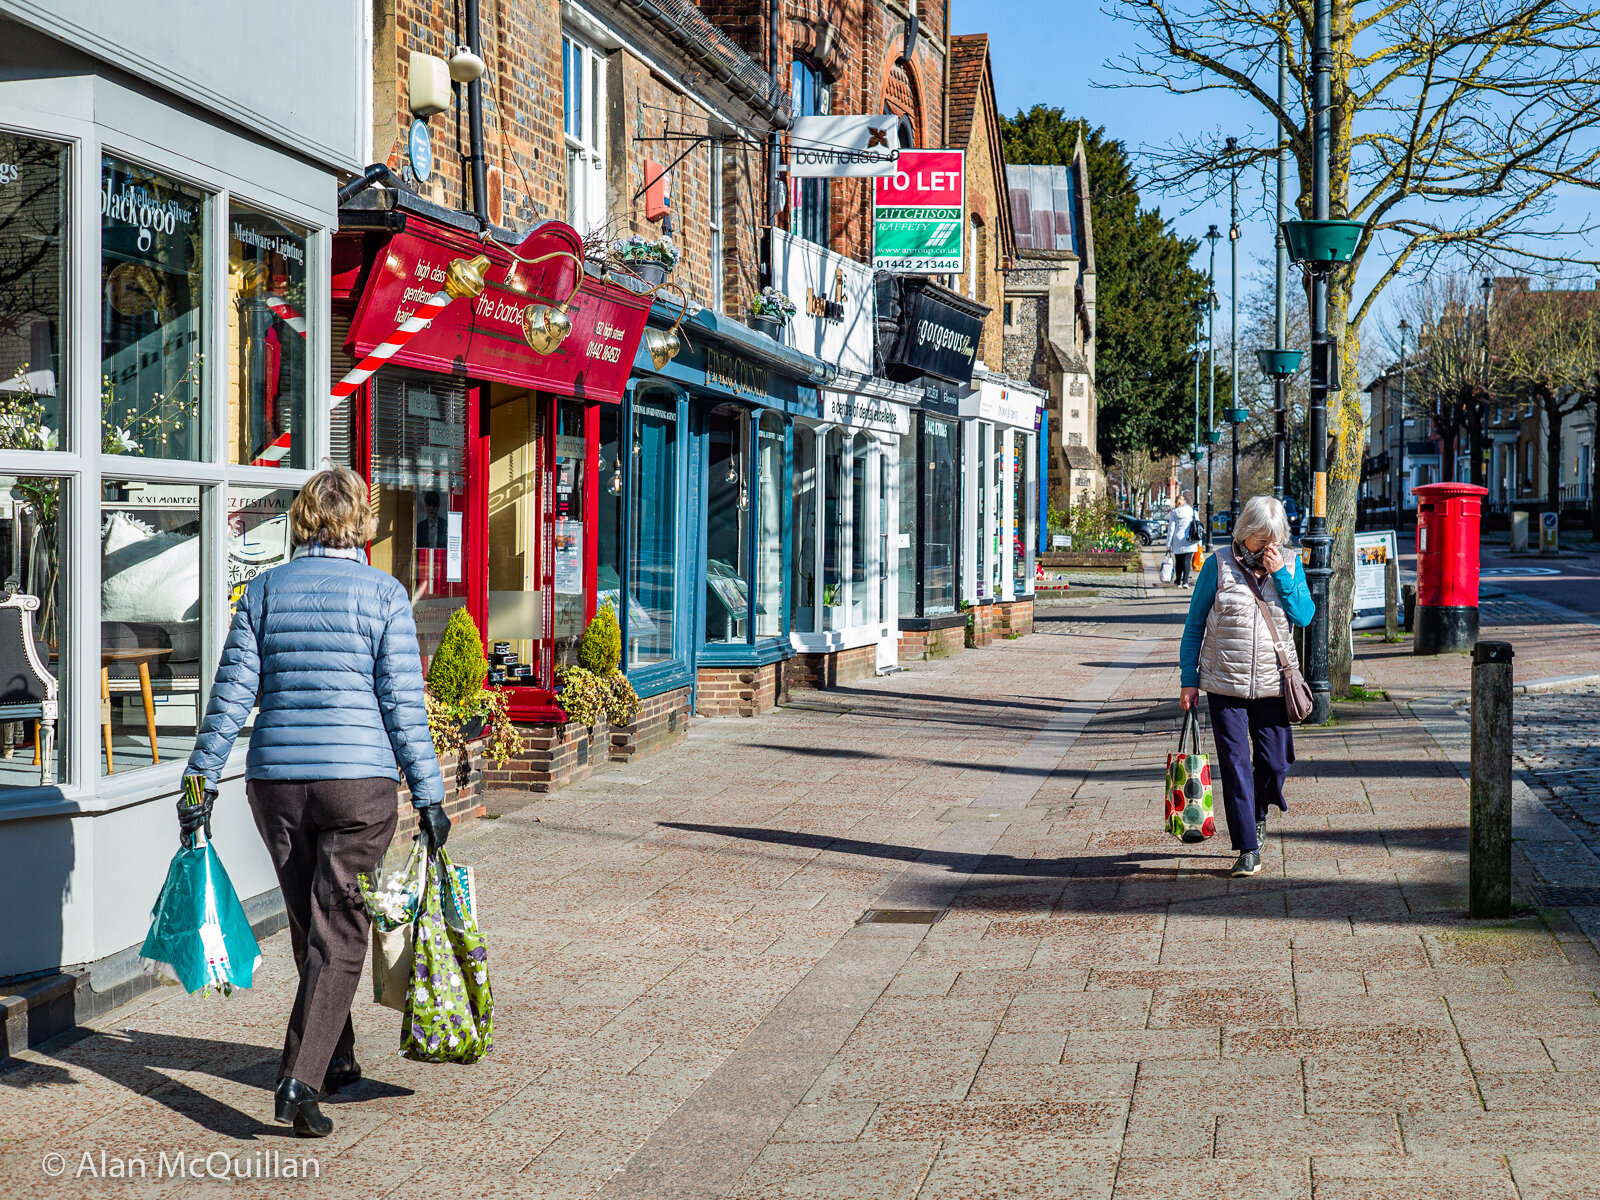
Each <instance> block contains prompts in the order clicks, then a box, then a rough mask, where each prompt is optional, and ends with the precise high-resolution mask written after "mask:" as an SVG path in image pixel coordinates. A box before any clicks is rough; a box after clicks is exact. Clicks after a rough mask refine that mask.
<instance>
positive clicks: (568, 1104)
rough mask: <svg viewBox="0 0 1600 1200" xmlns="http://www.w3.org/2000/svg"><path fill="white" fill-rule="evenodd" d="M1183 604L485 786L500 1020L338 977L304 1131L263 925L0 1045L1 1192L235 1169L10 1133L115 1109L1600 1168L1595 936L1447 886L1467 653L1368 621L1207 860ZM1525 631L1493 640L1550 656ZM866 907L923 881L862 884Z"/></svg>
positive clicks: (623, 1160) (884, 1162)
mask: <svg viewBox="0 0 1600 1200" xmlns="http://www.w3.org/2000/svg"><path fill="white" fill-rule="evenodd" d="M1181 618H1182V614H1181V609H1180V607H1179V603H1178V602H1176V601H1175V600H1174V598H1172V597H1170V596H1167V595H1156V596H1152V597H1150V598H1147V599H1144V600H1141V601H1135V602H1128V603H1123V604H1106V605H1102V606H1099V607H1097V608H1095V609H1093V610H1079V611H1074V612H1072V613H1071V614H1070V616H1069V615H1068V614H1065V613H1062V614H1059V615H1058V614H1057V613H1054V612H1050V611H1045V610H1041V612H1040V613H1039V614H1038V632H1037V634H1035V635H1034V636H1031V637H1026V638H1022V639H1020V640H1018V641H1015V642H1007V641H1001V642H997V643H995V644H994V645H993V646H992V647H989V648H986V649H983V650H974V651H968V652H966V653H965V654H962V655H959V656H956V657H954V658H951V659H947V660H941V661H938V662H935V663H930V664H926V665H925V666H923V665H919V666H918V668H917V669H915V670H913V671H910V672H907V673H904V674H900V675H895V676H891V677H887V678H883V679H874V680H868V681H865V682H862V683H859V684H854V685H851V686H850V687H848V688H844V689H840V690H839V691H837V692H830V693H823V694H817V695H816V696H814V697H809V698H808V700H814V701H816V703H807V704H804V705H803V706H799V707H795V708H791V709H787V710H783V711H780V712H777V713H774V714H771V715H768V716H765V717H761V718H758V719H755V720H738V719H724V720H719V721H703V722H697V723H696V725H695V727H694V729H693V731H692V733H691V736H690V738H689V741H688V742H687V743H686V744H685V745H683V746H681V747H679V748H677V749H674V750H671V751H668V752H666V753H663V754H660V755H657V756H654V757H650V758H646V759H644V760H641V761H638V762H635V763H631V764H628V765H627V766H626V767H625V768H620V769H617V770H612V771H609V772H602V773H600V774H597V775H595V776H594V777H592V778H591V779H589V780H587V781H585V782H583V783H581V784H579V785H575V786H573V787H571V788H568V789H566V790H564V791H562V792H560V793H558V794H556V795H555V796H553V797H550V798H533V797H528V796H519V797H514V798H513V797H511V796H507V795H502V796H496V797H494V798H492V803H491V809H496V810H497V811H500V812H501V813H502V815H501V816H500V817H499V818H498V819H496V820H491V821H483V822H479V823H477V825H476V826H475V827H474V826H468V827H466V828H463V829H462V830H461V832H460V833H459V834H458V835H457V837H456V838H455V839H453V841H452V848H453V849H455V850H456V854H457V858H458V859H459V860H460V861H463V862H472V863H475V864H476V865H477V867H478V872H479V885H480V888H481V890H482V900H481V905H482V917H483V922H484V924H485V926H486V928H487V930H488V932H489V936H490V938H491V948H492V949H491V953H492V960H491V967H492V970H493V974H494V980H495V987H496V1000H497V1005H498V1007H497V1047H496V1049H495V1052H494V1054H493V1055H492V1056H491V1057H490V1059H489V1060H487V1061H485V1062H484V1063H482V1064H479V1065H478V1066H475V1067H471V1068H451V1067H437V1066H425V1065H420V1064H415V1063H409V1062H405V1061H402V1060H399V1059H397V1058H395V1057H393V1055H392V1050H391V1048H392V1047H393V1046H394V1045H395V1043H396V1027H397V1023H398V1017H397V1014H394V1013H392V1012H389V1011H387V1010H384V1009H379V1008H377V1007H375V1006H372V1005H369V1004H366V1003H365V1002H364V1001H361V1000H358V1003H357V1006H356V1010H355V1018H356V1022H357V1031H358V1038H359V1049H360V1053H361V1055H362V1058H363V1062H364V1064H365V1065H366V1067H367V1071H368V1079H367V1080H366V1081H364V1082H363V1083H362V1084H360V1085H358V1086H357V1087H356V1088H355V1089H354V1090H353V1091H352V1092H351V1094H350V1095H349V1096H348V1097H339V1098H338V1099H337V1100H336V1101H334V1102H332V1103H330V1104H329V1105H328V1106H327V1108H328V1111H329V1112H330V1114H331V1115H332V1116H333V1118H334V1120H335V1122H336V1129H335V1132H334V1135H333V1136H332V1137H331V1138H330V1139H328V1140H327V1141H326V1142H323V1143H311V1142H299V1141H295V1140H293V1139H288V1138H285V1137H283V1136H282V1131H281V1130H280V1129H278V1128H277V1127H275V1126H272V1125H270V1124H268V1123H266V1121H265V1118H266V1117H267V1116H268V1114H269V1105H270V1097H269V1095H268V1092H267V1090H266V1089H267V1088H269V1087H270V1085H271V1082H272V1075H273V1067H274V1063H275V1058H276V1046H277V1044H278V1041H279V1039H280V1037H281V1034H282V1023H283V1020H284V1017H285V1014H286V1012H287V1007H288V997H289V995H290V983H291V978H290V976H291V974H292V972H291V971H289V970H286V962H287V949H288V948H287V943H286V940H285V939H284V938H282V937H277V938H273V939H271V940H270V941H269V942H268V943H267V945H266V946H265V947H264V951H265V954H266V959H267V961H266V964H265V967H264V970H263V972H262V985H261V986H260V987H259V988H257V989H256V990H255V991H254V992H251V993H248V994H244V995H240V996H236V997H235V998H234V999H232V1000H230V1001H226V1002H224V1001H216V1000H212V1001H201V1000H191V999H188V998H184V997H177V996H173V995H172V994H171V993H170V992H165V993H158V994H157V997H156V998H155V999H153V1000H150V1001H148V1002H146V1003H145V1004H143V1005H142V1006H140V1007H139V1008H137V1009H136V1010H134V1011H129V1012H124V1013H122V1014H118V1015H116V1016H115V1017H114V1018H113V1019H112V1020H110V1021H108V1022H107V1023H106V1027H105V1028H104V1029H103V1030H102V1031H100V1032H98V1033H96V1034H94V1035H92V1036H89V1037H85V1038H83V1039H82V1040H80V1041H77V1042H75V1043H73V1044H71V1045H68V1046H63V1047H57V1048H54V1049H52V1050H50V1051H49V1052H46V1053H39V1054H35V1055H33V1056H32V1059H31V1061H29V1062H27V1063H25V1064H23V1065H21V1066H20V1067H19V1068H17V1069H15V1070H12V1071H10V1072H8V1073H6V1074H4V1075H0V1195H5V1196H8V1197H9V1196H13V1195H15V1196H33V1195H61V1194H70V1195H77V1194H84V1195H99V1194H107V1195H112V1194H114V1195H118V1196H129V1195H133V1196H144V1195H151V1196H155V1195H168V1194H176V1193H178V1192H179V1191H181V1190H183V1189H186V1188H194V1187H196V1186H203V1187H205V1188H206V1189H207V1190H216V1191H218V1192H221V1191H222V1190H223V1187H222V1186H221V1185H218V1186H216V1187H215V1188H214V1189H213V1188H212V1186H211V1185H196V1184H195V1183H193V1182H191V1181H187V1180H183V1181H176V1180H161V1181H158V1180H155V1179H153V1178H152V1179H145V1180H135V1181H132V1182H131V1183H130V1182H124V1181H121V1180H92V1179H78V1180H73V1181H69V1182H53V1181H48V1180H45V1179H44V1178H43V1176H42V1174H41V1172H40V1169H39V1163H40V1160H41V1158H42V1156H43V1155H44V1154H45V1153H47V1152H49V1151H51V1150H56V1151H60V1152H63V1153H67V1154H69V1155H70V1156H71V1159H72V1161H73V1163H74V1165H75V1164H76V1163H77V1162H78V1161H79V1159H78V1155H80V1154H81V1153H82V1152H83V1151H84V1150H90V1151H93V1152H98V1151H99V1150H100V1149H102V1148H104V1149H105V1150H106V1151H107V1153H108V1154H110V1155H117V1154H121V1155H130V1154H134V1153H137V1152H138V1148H140V1147H143V1148H144V1151H145V1153H147V1154H152V1155H153V1154H154V1153H155V1152H156V1151H157V1150H158V1149H166V1150H169V1151H172V1150H177V1149H179V1148H184V1149H187V1150H189V1151H191V1152H196V1151H211V1150H218V1149H226V1150H229V1151H231V1152H233V1153H235V1154H246V1155H248V1154H249V1153H251V1152H253V1151H255V1150H257V1149H261V1148H270V1149H276V1150H279V1151H281V1152H283V1153H285V1154H288V1153H294V1154H311V1155H314V1156H316V1157H317V1158H318V1159H319V1160H320V1162H321V1164H322V1172H323V1174H322V1179H321V1180H320V1181H318V1182H310V1183H306V1182H291V1181H283V1180H267V1181H261V1182H256V1181H236V1182H234V1183H231V1184H229V1185H227V1186H226V1190H227V1193H228V1194H229V1195H231V1196H235V1197H238V1196H252V1195H267V1194H269V1193H270V1194H272V1195H274V1196H281V1195H284V1194H286V1193H287V1194H298V1195H305V1196H313V1195H316V1196H321V1195H340V1196H347V1195H350V1194H352V1193H356V1194H362V1195H368V1196H374V1197H377V1196H393V1197H412V1196H417V1197H422V1196H427V1197H429V1198H430V1200H434V1198H436V1197H437V1196H439V1195H470V1196H485V1197H500V1196H507V1197H512V1196H515V1197H521V1196H527V1197H580V1196H605V1197H625V1196H651V1197H660V1198H662V1200H666V1198H668V1197H691V1196H693V1197H708V1198H709V1197H719V1198H720V1197H732V1198H737V1200H779V1198H795V1200H799V1198H802V1197H805V1198H823V1197H838V1198H839V1200H845V1198H849V1200H856V1198H867V1197H870V1198H877V1197H907V1198H911V1197H916V1198H917V1200H933V1198H943V1197H960V1198H963V1200H965V1198H968V1197H1008V1198H1009V1197H1018V1198H1026V1200H1034V1198H1038V1197H1057V1196H1060V1197H1079V1198H1085V1197H1115V1198H1117V1200H1133V1198H1140V1200H1143V1198H1150V1200H1168V1198H1182V1197H1190V1196H1194V1197H1201V1196H1204V1197H1213V1196H1239V1197H1245V1196H1248V1197H1251V1198H1252V1200H1254V1198H1256V1197H1268V1198H1276V1197H1307V1198H1309V1197H1315V1198H1317V1200H1325V1198H1339V1200H1343V1198H1347V1197H1348V1198H1355V1197H1371V1198H1382V1197H1395V1198H1399V1197H1406V1198H1408V1200H1409V1198H1411V1197H1426V1196H1441V1197H1442V1196H1449V1197H1451V1198H1452V1200H1476V1198H1478V1197H1520V1198H1521V1200H1535V1198H1539V1200H1555V1198H1557V1197H1579V1196H1593V1195H1595V1186H1596V1185H1595V1180H1594V1168H1593V1161H1594V1157H1593V1151H1592V1146H1593V1145H1594V1139H1595V1137H1596V1136H1597V1135H1600V1071H1597V1070H1596V1068H1597V1067H1600V1003H1597V1001H1596V990H1597V988H1600V955H1597V953H1596V951H1595V948H1594V946H1593V945H1592V944H1591V942H1590V941H1589V940H1588V939H1587V938H1586V937H1585V936H1584V934H1583V933H1582V932H1581V930H1580V929H1579V927H1578V926H1577V925H1576V924H1574V923H1573V922H1572V921H1571V920H1569V919H1567V918H1566V916H1565V915H1564V914H1563V913H1562V912H1560V911H1545V912H1543V913H1541V914H1539V915H1533V914H1530V915H1528V916H1524V917H1520V918H1518V919H1516V920H1513V921H1509V922H1503V923H1494V924H1487V925H1485V924H1472V923H1468V922H1467V921H1466V920H1464V918H1463V916H1462V909H1463V906H1464V890H1465V866H1464V852H1465V812H1466V787H1465V784H1464V782H1463V781H1462V779H1461V778H1460V776H1459V774H1458V773H1457V771H1456V769H1455V767H1454V766H1453V765H1452V763H1451V761H1450V759H1449V757H1448V756H1447V754H1446V752H1445V751H1444V750H1443V749H1441V748H1440V746H1439V744H1438V743H1436V742H1435V740H1434V739H1433V738H1432V737H1431V736H1430V735H1429V734H1428V732H1427V731H1426V730H1424V729H1423V727H1422V726H1421V725H1420V724H1419V722H1418V721H1417V720H1416V719H1415V718H1414V717H1413V715H1412V713H1411V711H1410V710H1409V709H1408V707H1407V697H1408V696H1410V695H1415V696H1429V695H1436V694H1438V693H1440V692H1442V691H1447V690H1449V689H1448V687H1446V686H1442V685H1444V684H1448V683H1450V682H1451V681H1459V679H1460V678H1461V672H1462V669H1463V660H1460V659H1453V660H1452V661H1450V662H1448V663H1441V662H1437V661H1434V660H1417V659H1413V658H1411V657H1410V656H1409V648H1408V647H1389V646H1385V645H1383V643H1382V642H1381V641H1380V642H1378V643H1377V644H1376V645H1375V646H1373V645H1364V646H1363V651H1364V653H1363V663H1362V667H1361V668H1360V669H1361V670H1362V671H1364V672H1366V673H1367V675H1368V676H1369V677H1370V679H1371V680H1372V681H1373V683H1374V685H1376V686H1382V687H1385V688H1386V689H1388V690H1389V692H1390V699H1388V700H1385V701H1372V702H1368V703H1363V704H1340V705H1339V706H1338V709H1337V714H1338V718H1339V719H1338V722H1337V723H1336V724H1334V725H1332V726H1330V727H1328V728H1325V729H1317V730H1301V731H1299V733H1298V734H1297V746H1298V754H1299V763H1298V765H1297V766H1296V768H1295V770H1294V774H1293V777H1292V780H1291V785H1290V797H1291V808H1292V812H1291V814H1290V815H1289V817H1288V818H1287V819H1284V820H1279V819H1277V818H1276V817H1275V818H1274V820H1273V821H1272V823H1271V824H1270V826H1269V837H1268V841H1267V844H1266V849H1265V854H1264V858H1265V860H1266V869H1265V870H1264V871H1263V872H1262V873H1261V874H1260V875H1259V876H1257V877H1255V878H1253V879H1248V880H1230V879H1229V878H1228V877H1227V874H1226V868H1227V866H1228V865H1229V863H1230V862H1231V860H1232V855H1231V853H1230V852H1229V850H1228V848H1227V845H1226V836H1225V834H1219V836H1218V838H1217V839H1215V840H1214V841H1213V842H1211V843H1207V844H1204V845H1201V846H1197V847H1182V846H1179V845H1178V844H1176V843H1174V842H1172V841H1171V840H1170V839H1168V838H1167V837H1166V836H1165V835H1164V834H1163V833H1162V832H1161V829H1160V824H1161V820H1160V804H1161V801H1160V793H1161V784H1160V779H1161V772H1162V764H1163V761H1164V756H1165V753H1166V751H1167V749H1168V748H1169V746H1170V744H1171V743H1172V741H1173V740H1174V730H1175V728H1176V722H1177V714H1178V710H1177V706H1176V704H1175V702H1174V700H1173V697H1174V696H1175V694H1176V690H1177V663H1176V657H1177V640H1176V639H1177V637H1178V634H1179V633H1180V632H1181ZM1519 629H1520V630H1521V632H1519V634H1518V637H1519V638H1520V639H1522V640H1521V641H1519V650H1518V654H1519V658H1518V665H1519V677H1521V678H1528V677H1529V676H1528V674H1527V673H1526V671H1525V670H1524V669H1523V667H1524V664H1525V663H1527V662H1528V661H1530V660H1532V661H1536V662H1548V663H1557V662H1558V661H1564V660H1571V658H1572V653H1573V646H1572V644H1569V645H1568V646H1567V647H1566V648H1565V649H1563V648H1560V647H1554V648H1552V647H1549V646H1547V645H1545V644H1544V642H1543V641H1541V640H1540V639H1541V638H1542V637H1544V636H1547V635H1549V634H1550V633H1551V632H1553V631H1552V629H1551V627H1550V626H1548V625H1546V626H1543V627H1539V626H1533V625H1529V626H1526V627H1519ZM1595 632H1596V633H1597V634H1600V631H1595ZM1562 636H1566V635H1565V634H1563V635H1562ZM1572 636H1575V637H1576V636H1578V635H1576V634H1573V635H1572ZM1597 645H1600V643H1597ZM1586 646H1587V643H1583V644H1581V645H1579V646H1578V649H1579V650H1580V651H1584V652H1586V650H1585V647H1586ZM1397 649H1403V650H1406V651H1407V653H1406V655H1405V656H1404V657H1402V656H1399V655H1396V654H1393V653H1391V652H1393V651H1395V650H1397ZM1524 655H1525V656H1524ZM1572 669H1574V668H1572V667H1571V666H1570V662H1569V665H1568V667H1567V668H1566V670H1565V671H1563V670H1556V669H1549V670H1545V671H1543V672H1542V673H1544V674H1560V673H1567V672H1570V671H1571V670H1572ZM1430 689H1431V690H1430ZM222 849H223V852H224V854H225V853H226V847H223V848H222ZM882 907H891V908H907V909H917V908H923V909H926V910H927V911H928V912H929V913H930V914H932V915H935V916H936V917H937V919H936V920H934V921H933V923H931V924H877V923H868V924H860V923H858V922H859V921H860V919H861V917H862V915H863V913H864V912H866V910H868V909H871V908H882Z"/></svg>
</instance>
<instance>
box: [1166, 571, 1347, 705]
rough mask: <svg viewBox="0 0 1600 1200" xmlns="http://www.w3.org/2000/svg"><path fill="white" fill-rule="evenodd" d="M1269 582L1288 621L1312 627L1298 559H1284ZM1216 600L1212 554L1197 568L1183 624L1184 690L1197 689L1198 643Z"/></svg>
mask: <svg viewBox="0 0 1600 1200" xmlns="http://www.w3.org/2000/svg"><path fill="white" fill-rule="evenodd" d="M1272 582H1273V583H1274V584H1276V585H1277V588H1278V598H1279V599H1280V600H1282V601H1283V611H1284V613H1285V614H1287V615H1288V618H1289V620H1291V621H1292V622H1294V623H1295V624H1296V625H1299V626H1301V627H1302V628H1303V627H1305V626H1307V625H1309V624H1311V616H1312V614H1313V613H1314V612H1315V611H1316V606H1315V605H1314V604H1312V602H1311V589H1310V588H1308V587H1307V586H1306V573H1305V571H1304V570H1302V569H1301V567H1300V559H1299V557H1298V556H1289V557H1286V558H1285V559H1284V563H1283V566H1281V567H1279V568H1278V569H1277V570H1276V571H1274V572H1273V573H1272ZM1216 599H1217V556H1216V555H1215V554H1213V555H1211V556H1210V557H1208V558H1207V559H1206V561H1205V565H1204V566H1202V567H1201V568H1200V578H1198V579H1196V580H1195V581H1194V595H1193V596H1192V597H1190V599H1189V617H1188V619H1187V620H1186V621H1184V623H1183V641H1182V642H1181V643H1180V644H1179V646H1178V670H1179V672H1180V674H1181V676H1182V680H1183V686H1184V687H1199V686H1200V642H1201V640H1202V639H1204V637H1205V635H1206V618H1207V617H1209V616H1210V615H1211V605H1212V604H1213V603H1215V602H1216Z"/></svg>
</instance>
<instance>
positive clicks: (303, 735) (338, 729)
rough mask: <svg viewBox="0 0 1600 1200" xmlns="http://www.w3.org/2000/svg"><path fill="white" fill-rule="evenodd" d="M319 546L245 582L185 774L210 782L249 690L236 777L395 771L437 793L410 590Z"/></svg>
mask: <svg viewBox="0 0 1600 1200" xmlns="http://www.w3.org/2000/svg"><path fill="white" fill-rule="evenodd" d="M319 549H320V548H319V547H313V548H312V550H311V552H310V553H309V554H304V556H303V557H297V558H295V559H293V560H292V561H290V562H288V563H285V564H284V565H283V566H281V567H276V568H274V569H273V570H271V571H268V572H266V573H265V574H263V575H259V576H257V577H256V578H255V579H254V580H252V581H251V583H250V585H249V586H248V587H246V588H245V590H244V595H243V597H242V598H241V599H240V601H239V607H238V610H237V611H236V612H235V613H234V618H233V627H232V628H231V629H230V630H229V631H228V641H227V644H226V645H224V646H223V648H222V661H221V662H220V663H219V664H218V665H217V677H216V682H215V684H214V685H213V686H212V689H211V702H210V704H209V705H207V707H206V716H205V720H204V721H203V722H202V723H201V726H200V736H199V737H198V738H197V739H196V741H195V747H194V753H193V754H191V755H190V756H189V771H190V772H191V773H193V774H198V775H204V776H205V777H206V778H207V779H208V780H209V781H210V782H211V783H213V784H215V783H216V781H217V775H218V773H219V772H220V771H221V770H222V766H223V764H224V763H225V762H227V760H228V752H229V751H230V750H231V749H232V748H233V743H234V739H235V738H237V737H238V736H239V730H240V729H241V728H243V726H244V723H245V721H246V720H248V719H249V716H250V709H251V707H252V706H253V705H255V704H257V703H258V696H259V704H260V712H259V714H258V715H257V717H256V721H255V729H254V732H253V733H251V735H250V753H249V756H248V757H247V758H246V760H245V777H246V778H247V779H373V778H377V777H380V776H381V777H386V778H389V779H399V778H400V771H404V772H405V778H406V781H407V782H408V783H409V784H410V785H411V795H412V799H413V802H414V803H415V804H416V805H417V806H418V807H421V806H423V805H425V804H433V803H436V802H438V801H441V800H443V799H444V780H443V779H442V778H441V777H440V774H439V759H438V757H437V755H435V754H434V750H433V739H432V738H431V737H430V736H429V734H428V716H427V711H426V710H425V709H424V707H423V703H422V660H421V656H420V654H419V652H418V649H417V628H416V624H415V622H414V621H413V620H412V616H411V600H410V597H409V596H407V594H406V589H405V587H404V585H403V584H401V583H400V582H399V581H398V580H396V579H395V578H393V577H392V576H389V575H386V574H384V573H383V572H382V571H379V570H377V569H375V568H373V567H369V566H367V565H366V564H365V563H362V562H356V561H353V560H351V559H348V558H336V557H331V556H324V555H321V554H319V553H317V551H318V550H319ZM397 762H398V764H399V767H398V769H397V767H396V763H397Z"/></svg>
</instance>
